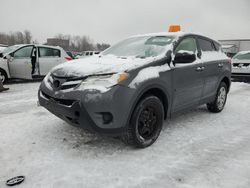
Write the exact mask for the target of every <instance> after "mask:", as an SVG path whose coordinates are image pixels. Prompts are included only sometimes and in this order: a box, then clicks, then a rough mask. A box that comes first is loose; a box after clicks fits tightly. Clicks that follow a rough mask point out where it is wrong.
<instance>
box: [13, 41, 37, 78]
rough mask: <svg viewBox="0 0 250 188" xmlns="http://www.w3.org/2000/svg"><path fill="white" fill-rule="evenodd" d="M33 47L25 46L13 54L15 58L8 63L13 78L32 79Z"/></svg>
mask: <svg viewBox="0 0 250 188" xmlns="http://www.w3.org/2000/svg"><path fill="white" fill-rule="evenodd" d="M33 48H34V46H33V45H29V46H24V47H22V48H20V49H18V50H16V51H15V52H14V53H12V54H11V55H12V56H13V58H11V60H10V61H9V63H8V64H9V71H10V76H11V77H12V78H23V79H32V76H31V72H32V64H31V53H32V51H33Z"/></svg>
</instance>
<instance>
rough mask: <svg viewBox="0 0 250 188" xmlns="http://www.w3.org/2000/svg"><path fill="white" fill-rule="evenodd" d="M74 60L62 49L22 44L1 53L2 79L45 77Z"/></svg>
mask: <svg viewBox="0 0 250 188" xmlns="http://www.w3.org/2000/svg"><path fill="white" fill-rule="evenodd" d="M71 59H72V58H71V57H70V56H69V55H68V54H67V53H66V52H65V51H64V50H63V49H62V48H61V47H55V46H47V45H33V44H22V45H14V46H10V47H7V48H5V49H4V50H3V51H2V52H1V53H0V79H1V80H2V82H5V81H6V80H7V79H9V78H21V79H33V78H38V77H43V76H45V75H46V74H47V73H48V72H49V71H50V69H52V68H53V67H55V66H56V65H58V64H60V63H64V62H66V61H69V60H71Z"/></svg>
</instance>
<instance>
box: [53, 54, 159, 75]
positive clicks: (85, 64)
mask: <svg viewBox="0 0 250 188" xmlns="http://www.w3.org/2000/svg"><path fill="white" fill-rule="evenodd" d="M158 58H160V57H148V58H135V57H117V56H113V55H99V56H92V57H88V58H84V59H77V60H72V61H68V62H65V63H63V64H60V65H58V66H56V67H55V68H53V69H52V71H51V73H52V74H53V75H55V76H59V77H82V76H88V75H98V74H113V73H118V72H124V71H128V70H131V69H135V68H138V67H141V66H143V65H146V64H148V63H151V62H153V61H155V60H156V59H158Z"/></svg>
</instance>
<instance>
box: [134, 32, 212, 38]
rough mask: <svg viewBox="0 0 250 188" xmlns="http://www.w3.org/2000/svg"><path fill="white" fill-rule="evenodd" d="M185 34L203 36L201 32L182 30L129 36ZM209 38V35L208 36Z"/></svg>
mask: <svg viewBox="0 0 250 188" xmlns="http://www.w3.org/2000/svg"><path fill="white" fill-rule="evenodd" d="M185 35H199V36H204V37H206V36H205V35H203V34H202V33H196V32H183V31H179V32H157V33H146V34H138V35H133V36H131V37H141V36H142V37H144V36H145V37H147V36H149V37H150V36H170V37H182V36H185ZM208 38H209V37H208Z"/></svg>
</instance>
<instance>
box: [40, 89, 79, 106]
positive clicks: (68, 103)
mask: <svg viewBox="0 0 250 188" xmlns="http://www.w3.org/2000/svg"><path fill="white" fill-rule="evenodd" d="M42 95H43V96H44V97H45V98H47V99H48V100H54V101H56V102H58V103H60V104H62V105H65V106H72V105H73V103H74V102H76V100H72V99H58V98H55V97H51V96H49V95H47V94H46V93H44V92H42Z"/></svg>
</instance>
